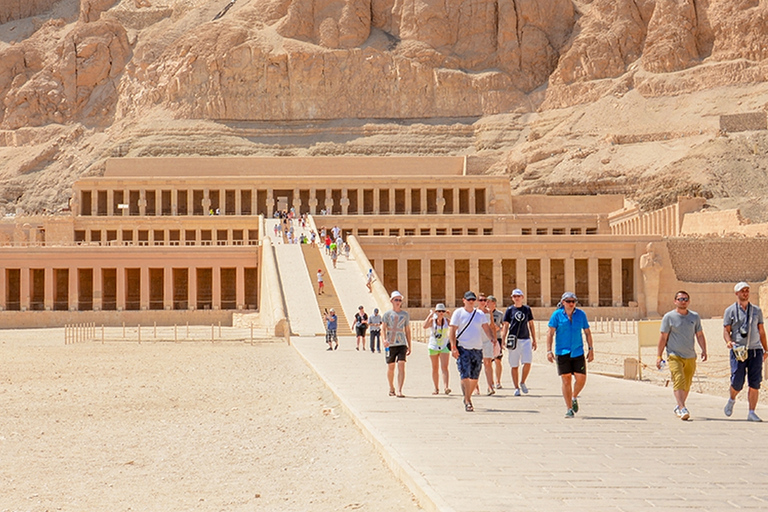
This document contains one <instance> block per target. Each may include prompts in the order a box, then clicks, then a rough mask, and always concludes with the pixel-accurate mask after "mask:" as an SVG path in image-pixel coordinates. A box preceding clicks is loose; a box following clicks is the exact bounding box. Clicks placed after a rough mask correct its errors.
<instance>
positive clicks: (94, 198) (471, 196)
mask: <svg viewBox="0 0 768 512" xmlns="http://www.w3.org/2000/svg"><path fill="white" fill-rule="evenodd" d="M200 190H202V192H203V196H202V204H201V208H202V211H203V215H209V214H210V210H211V208H212V204H213V203H212V201H211V194H210V192H211V190H212V189H210V188H204V189H200ZM229 190H230V191H231V190H232V189H229ZM275 190H277V189H267V190H266V191H263V192H265V193H266V203H265V208H266V210H267V211H266V212H263V213H266V214H270V213H271V212H273V211H275V209H277V206H278V205H277V201H278V199H277V197H276V195H275ZM318 190H325V200H324V202H323V204H322V205H321V204H319V200H318V197H317V191H318ZM333 190H341V198H340V200H339V205H335V204H334V199H333ZM366 190H368V191H369V192H372V196H373V198H372V205H371V209H372V211H373V214H374V215H379V214H381V212H382V211H387V212H388V213H390V214H392V213H394V212H395V210H396V197H395V190H396V189H394V188H387V189H383V188H372V189H349V188H341V189H332V188H328V189H317V188H310V189H308V190H307V189H304V191H305V192H308V194H309V200H308V202H307V205H303V203H302V200H301V191H302V189H298V188H297V189H293V194H292V195H293V199H292V202H291V204H289V205H288V207H289V208H290V207H293V208H294V209H295V211H297V212H302V211H308V212H309V213H310V214H312V215H317V214H319V213H320V210H323V209H324V210H325V211H326V212H332V211H333V208H334V206H340V207H341V214H342V215H348V214H349V213H350V212H349V209H350V208H349V207H350V204H351V201H350V193H353V194H356V197H355V199H356V202H357V207H358V208H357V210H358V211H357V212H354V213H357V214H362V213H363V212H364V211H365V191H366ZM381 190H388V192H389V193H388V201H387V205H386V208H382V204H381ZM397 190H404V203H405V204H404V213H405V214H407V215H409V214H420V215H426V214H427V213H428V212H429V211H430V205H429V202H428V200H427V195H428V194H427V191H428V190H435V202H436V204H435V205H434V208H432V209H431V210H432V211H435V212H437V214H443V213H467V214H476V213H485V211H486V210H487V204H484V205H483V206H482V207H481V208H482V211H477V210H478V209H477V208H476V199H477V195H476V189H474V188H468V189H460V188H449V189H446V188H434V189H428V188H425V187H419V188H405V189H397ZM414 190H419V208H418V211H417V210H414V209H413V204H412V199H413V191H414ZM461 190H466V191H467V199H466V202H467V205H466V208H464V210H465V211H463V212H460V211H459V210H461V208H460V203H461V198H460V191H461ZM482 190H483V191H485V189H482ZM133 191H134V192H135V189H133ZM85 192H88V191H87V190H80V192H79V204H80V205H82V206H81V208H82V210H81V211H80V214H81V215H90V216H98V215H99V211H98V204H99V201H98V192H99V191H98V190H92V191H90V192H91V200H90V210H88V211H85V210H86V208H87V206H86V204H85V201H84V198H83V194H84V193H85ZM106 192H107V216H114V215H115V213H114V212H115V209H116V206H117V203H116V202H115V190H112V189H110V190H107V191H106ZM122 192H123V203H124V204H129V201H130V193H131V189H126V190H123V191H122ZM138 192H139V199H138V204H137V206H138V210H139V215H141V216H145V215H146V214H147V205H148V202H147V190H146V189H139V191H138ZM163 192H164V190H162V189H161V190H156V191H155V201H154V202H155V204H154V211H155V215H160V214H161V212H162V205H163V199H162V196H163ZM165 192H170V194H171V215H174V216H175V215H178V204H179V197H180V196H181V195H185V196H186V204H187V213H186V215H193V214H194V205H193V203H194V192H195V191H194V190H176V189H171V190H170V191H169V190H167V189H166V190H165ZM234 192H235V194H234V197H235V208H234V211H235V215H243V204H242V197H243V194H242V192H243V190H242V189H236V190H234ZM250 192H251V194H250V196H251V201H250V203H251V204H250V212H251V213H250V214H251V215H254V214H256V213H257V212H258V207H259V204H258V192H259V191H258V190H250ZM446 194H450V195H451V204H452V205H453V211H452V212H446V211H445V205H446V203H447V201H446ZM226 198H227V189H223V190H219V205H218V209H219V210H220V213H221V214H224V213H225V212H226V207H227V202H226V201H227V199H226ZM484 203H487V197H486V198H485V200H484ZM302 206H308V207H309V208H308V209H304V210H302ZM214 213H215V212H214ZM119 215H122V216H129V215H130V205H129V208H124V209H123V210H122V212H121V214H119Z"/></svg>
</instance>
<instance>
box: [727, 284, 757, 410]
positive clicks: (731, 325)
mask: <svg viewBox="0 0 768 512" xmlns="http://www.w3.org/2000/svg"><path fill="white" fill-rule="evenodd" d="M734 291H735V292H736V302H734V303H733V304H731V305H730V306H728V308H726V310H725V313H724V314H723V339H725V344H726V345H727V346H728V348H729V349H730V352H731V390H730V391H731V396H730V398H729V399H728V402H727V403H726V404H725V415H726V416H730V415H731V414H733V406H734V404H735V403H736V396H737V395H738V394H739V392H740V391H741V390H742V389H743V388H744V380H745V378H746V380H747V382H748V385H749V391H748V393H747V400H748V402H749V413H748V414H747V420H748V421H763V420H761V419H760V417H759V416H758V415H757V414H756V413H755V408H756V407H757V400H758V398H759V397H760V383H761V382H762V380H763V361H765V358H766V357H768V344H766V336H765V327H764V325H763V312H762V310H761V309H760V308H759V307H757V306H755V305H754V304H751V303H750V302H749V283H746V282H744V281H742V282H740V283H739V284H737V285H736V286H735V287H734Z"/></svg>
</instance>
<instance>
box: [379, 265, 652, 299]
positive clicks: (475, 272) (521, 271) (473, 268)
mask: <svg viewBox="0 0 768 512" xmlns="http://www.w3.org/2000/svg"><path fill="white" fill-rule="evenodd" d="M409 259H412V258H407V257H403V258H400V259H398V263H397V272H398V276H397V282H398V286H399V287H400V288H401V291H402V292H403V293H405V294H406V298H407V294H408V291H407V289H405V288H406V283H408V260H409ZM461 259H465V258H461ZM480 259H488V258H471V259H470V260H469V289H470V290H473V291H475V292H482V293H487V294H492V295H495V296H496V297H497V298H498V299H499V302H500V303H503V302H504V299H506V297H505V293H504V290H503V289H502V287H503V269H502V259H501V258H495V259H493V290H482V289H480V275H479V260H480ZM552 259H553V258H541V259H540V260H539V261H540V262H541V264H540V268H541V275H540V283H541V292H540V297H531V296H529V294H528V290H527V287H528V265H527V260H526V259H517V260H516V267H515V283H517V284H516V287H517V288H520V289H522V290H523V292H524V293H525V294H526V300H529V301H530V300H531V299H534V298H539V299H540V300H541V304H542V305H543V306H544V307H553V306H555V305H556V304H557V303H556V302H555V303H552V300H551V295H552V286H551V283H552V281H551V260H552ZM558 259H564V260H565V291H575V287H576V258H558ZM579 259H584V258H579ZM587 260H588V263H587V265H588V297H579V302H580V304H581V305H582V306H589V307H597V306H598V305H599V303H600V295H599V286H600V284H599V267H598V260H599V259H598V258H587ZM621 260H622V258H611V292H612V305H613V306H621V305H622V304H623V302H624V297H623V296H622V295H623V286H622V284H623V283H622V264H621ZM455 261H456V260H455V259H446V260H445V295H446V300H448V301H449V302H451V303H452V302H453V301H454V298H455V297H457V296H459V297H460V296H461V295H462V294H463V293H464V292H465V291H466V290H456V286H455V284H456V283H455V278H454V277H455V272H456V268H455ZM375 265H376V266H377V269H376V270H377V272H378V273H379V275H382V272H383V262H382V260H375ZM431 284H432V281H431V259H421V306H422V307H432V306H434V304H432V302H433V300H432V290H431ZM632 289H633V290H637V282H634V283H633V284H632ZM508 293H509V291H507V294H508ZM635 293H636V292H635ZM627 299H628V301H633V300H635V298H634V297H628V298H627ZM451 305H454V304H451Z"/></svg>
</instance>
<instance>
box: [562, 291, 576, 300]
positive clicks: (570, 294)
mask: <svg viewBox="0 0 768 512" xmlns="http://www.w3.org/2000/svg"><path fill="white" fill-rule="evenodd" d="M567 299H573V300H579V299H577V298H576V294H575V293H573V292H565V293H564V294H563V296H562V297H560V302H562V301H564V300H567Z"/></svg>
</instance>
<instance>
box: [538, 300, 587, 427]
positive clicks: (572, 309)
mask: <svg viewBox="0 0 768 512" xmlns="http://www.w3.org/2000/svg"><path fill="white" fill-rule="evenodd" d="M576 300H577V299H576V294H575V293H573V292H565V293H564V294H563V296H562V297H561V298H560V306H559V307H558V308H557V309H555V311H554V312H553V313H552V316H551V317H550V318H549V324H548V327H549V331H547V360H548V361H549V362H550V363H554V362H555V359H557V373H558V375H560V378H561V379H562V390H563V400H565V407H566V408H567V410H566V412H565V417H566V418H573V416H574V414H575V413H577V412H579V393H581V390H582V389H584V385H585V384H586V383H587V361H589V362H592V360H593V359H594V358H595V353H594V350H593V343H592V331H590V329H589V322H588V321H587V314H586V313H584V311H582V310H580V309H576ZM581 331H584V335H585V336H586V338H587V346H588V347H589V348H588V351H587V354H586V356H585V355H584V340H583V338H582V336H581ZM553 340H554V342H555V351H554V352H552V341H553Z"/></svg>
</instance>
